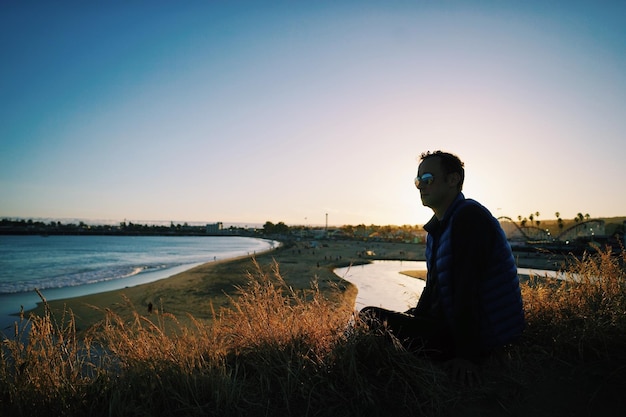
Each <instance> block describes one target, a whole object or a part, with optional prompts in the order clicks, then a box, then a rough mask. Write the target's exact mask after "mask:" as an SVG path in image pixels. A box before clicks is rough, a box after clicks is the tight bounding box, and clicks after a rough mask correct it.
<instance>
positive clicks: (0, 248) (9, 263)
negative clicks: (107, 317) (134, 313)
mask: <svg viewBox="0 0 626 417" xmlns="http://www.w3.org/2000/svg"><path fill="white" fill-rule="evenodd" d="M276 246H277V242H274V241H269V240H264V239H256V238H248V237H236V236H49V237H42V236H0V331H3V330H5V329H6V327H7V326H10V325H11V324H12V323H13V322H14V321H15V320H16V317H15V316H11V314H15V313H17V312H19V310H20V306H23V307H24V309H25V310H28V309H30V308H34V307H35V306H36V303H37V302H39V301H41V300H40V299H39V297H38V296H37V294H36V293H35V292H34V289H35V288H38V289H39V290H41V292H42V293H43V295H44V296H45V297H46V299H48V300H54V299H61V298H70V297H76V296H81V295H86V294H93V293H99V292H104V291H110V290H115V289H120V288H124V287H128V286H134V285H138V284H143V283H146V282H151V281H156V280H158V279H162V278H167V277H169V276H172V275H174V274H176V273H178V272H182V271H184V270H187V269H190V268H192V267H194V266H196V265H200V264H203V263H206V262H211V261H216V260H223V259H229V258H234V257H237V256H242V255H247V254H251V253H256V252H262V251H265V250H268V249H272V248H274V247H276Z"/></svg>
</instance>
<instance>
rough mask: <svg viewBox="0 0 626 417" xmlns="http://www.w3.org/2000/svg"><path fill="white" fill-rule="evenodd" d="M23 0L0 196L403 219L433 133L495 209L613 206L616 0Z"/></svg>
mask: <svg viewBox="0 0 626 417" xmlns="http://www.w3.org/2000/svg"><path fill="white" fill-rule="evenodd" d="M38 3H44V2H3V3H2V5H0V145H1V148H0V217H27V218H29V217H41V218H80V219H112V220H120V221H121V220H123V219H127V220H130V221H148V220H165V221H170V220H173V221H189V222H195V221H206V222H213V221H222V222H224V223H230V222H242V223H246V222H249V223H263V222H265V221H268V220H269V221H272V222H275V223H276V222H279V221H283V222H285V223H287V224H324V222H325V215H326V213H328V222H329V224H332V225H343V224H353V225H356V224H361V223H364V224H371V223H374V224H399V225H402V224H423V223H425V222H426V221H427V220H428V219H429V218H430V216H431V215H432V212H431V211H430V210H429V209H428V208H424V207H422V206H421V203H420V200H419V194H418V192H417V190H416V189H415V186H414V184H413V178H414V177H415V173H416V171H417V166H418V162H419V155H420V153H421V152H423V151H426V150H436V149H443V150H447V151H451V152H453V153H456V154H458V155H459V156H460V157H461V159H463V160H464V161H465V164H466V175H467V179H466V183H465V189H464V192H465V194H466V196H467V197H472V198H475V199H477V200H479V201H481V202H482V203H483V204H485V205H486V206H487V207H488V208H490V209H491V210H492V212H493V214H494V215H496V216H503V215H506V216H510V217H513V218H517V216H518V215H523V216H527V215H528V214H529V213H531V212H536V211H539V212H540V213H541V216H540V219H553V218H554V213H555V212H556V211H559V212H560V213H561V216H562V217H563V218H573V217H574V216H575V215H576V214H577V213H578V212H582V213H583V214H585V213H589V214H590V215H591V216H592V217H605V216H623V215H626V191H625V190H626V187H625V186H624V181H625V179H626V163H625V162H626V2H624V1H619V2H617V1H614V2H602V1H588V2H575V1H563V2H554V1H550V2H546V1H539V2H528V1H526V2H509V1H479V2H471V1H464V2H451V1H415V2H413V1H393V0H391V1H358V2H353V1H345V2H341V1H332V2H331V1H315V2H312V1H311V2H298V1H283V2H270V1H268V2H260V1H259V2H252V1H250V2H237V1H230V2H225V1H224V2H219V1H217V2H216V1H213V2H208V1H206V2H194V1H186V2H158V1H145V2H141V1H129V2H116V1H113V2H78V1H76V2H64V1H60V2H53V3H49V4H48V5H42V4H38ZM95 3H101V4H99V5H96V4H95ZM181 4H183V5H181Z"/></svg>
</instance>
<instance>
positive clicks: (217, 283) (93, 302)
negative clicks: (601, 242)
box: [33, 241, 559, 330]
mask: <svg viewBox="0 0 626 417" xmlns="http://www.w3.org/2000/svg"><path fill="white" fill-rule="evenodd" d="M365 251H371V253H370V255H369V256H365V255H364V252H365ZM255 259H256V261H257V262H258V263H259V265H260V266H261V267H262V268H263V269H264V270H265V271H271V268H272V266H273V264H274V261H275V262H276V263H277V264H278V265H279V270H280V273H281V276H282V277H283V279H284V280H285V281H286V282H287V284H289V285H290V286H292V287H293V288H309V287H310V284H311V281H312V280H314V279H315V278H317V280H318V283H319V287H320V289H321V290H322V291H323V292H325V293H326V294H328V295H331V294H332V296H333V297H336V298H337V297H338V298H339V299H338V300H337V301H341V302H346V303H352V304H353V303H354V300H355V297H356V292H357V291H356V288H355V287H354V286H353V285H352V284H350V283H348V282H346V281H343V280H341V279H340V278H339V277H338V276H337V275H335V274H334V273H333V269H334V268H336V267H339V266H349V265H350V264H361V263H363V262H367V261H368V260H369V259H389V260H415V261H417V260H424V245H423V244H422V245H418V244H408V243H386V242H375V243H372V242H361V241H323V242H319V243H318V244H317V245H316V246H315V247H312V246H311V245H310V244H309V243H308V242H296V243H293V244H285V245H284V246H282V247H280V248H278V249H275V250H273V251H270V252H267V253H263V254H258V255H257V256H256V258H255ZM516 259H517V260H518V265H519V266H521V267H533V268H544V269H552V268H553V267H554V266H555V265H556V264H558V263H559V261H558V260H555V259H547V258H546V257H545V256H535V255H530V256H523V257H521V256H517V255H516ZM254 272H255V266H254V262H253V258H252V257H250V256H245V257H240V258H236V259H230V260H224V261H218V262H210V263H207V264H203V265H200V266H197V267H195V268H192V269H190V270H187V271H184V272H181V273H178V274H176V275H173V276H171V277H169V278H166V279H162V280H159V281H156V282H151V283H147V284H142V285H138V286H134V287H127V288H124V289H120V290H115V291H109V292H103V293H98V294H91V295H86V296H82V297H76V298H71V299H65V300H54V301H50V302H49V305H50V307H51V309H52V311H53V313H55V314H60V313H61V312H62V311H63V310H64V309H70V310H71V311H72V312H73V313H74V315H75V318H76V325H77V329H78V330H84V329H86V328H88V327H89V326H91V325H93V324H94V323H96V322H98V321H99V320H101V319H102V318H104V314H105V313H104V310H105V309H111V310H112V311H114V312H115V313H117V314H119V315H121V316H123V317H124V316H127V315H128V316H130V314H131V313H132V312H133V311H137V312H139V313H140V314H148V306H149V305H150V304H152V306H153V311H159V310H162V311H164V312H168V313H171V314H174V315H175V316H176V317H177V318H178V319H179V320H180V321H186V320H187V317H188V315H191V316H193V317H194V318H195V319H198V320H211V318H212V311H213V309H214V310H216V311H217V310H219V308H221V307H226V306H228V304H229V299H228V296H227V295H226V294H230V295H233V294H236V286H240V285H244V284H245V283H246V282H247V277H248V273H254ZM336 284H339V288H340V289H341V290H342V292H341V293H340V294H337V293H336V292H332V291H331V287H333V286H334V285H336ZM44 295H45V294H44ZM33 311H34V312H35V313H36V314H41V313H42V312H43V307H42V305H41V304H40V305H39V307H37V308H36V309H35V310H33Z"/></svg>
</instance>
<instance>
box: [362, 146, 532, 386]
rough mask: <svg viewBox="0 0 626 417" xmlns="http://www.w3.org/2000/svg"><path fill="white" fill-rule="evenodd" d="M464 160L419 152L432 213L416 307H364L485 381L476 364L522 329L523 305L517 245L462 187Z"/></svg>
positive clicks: (461, 372) (463, 375)
mask: <svg viewBox="0 0 626 417" xmlns="http://www.w3.org/2000/svg"><path fill="white" fill-rule="evenodd" d="M464 178H465V169H464V164H463V162H461V160H460V159H459V158H458V157H457V156H456V155H453V154H450V153H446V152H441V151H436V152H434V153H431V152H426V153H423V154H422V155H421V162H420V165H419V168H418V172H417V178H416V179H415V186H416V187H417V189H418V190H419V192H420V196H421V200H422V204H423V205H424V206H427V207H430V208H431V209H432V210H433V212H434V216H433V217H432V218H431V219H430V221H429V222H428V223H427V224H426V225H424V229H425V230H426V231H427V232H428V237H427V240H426V265H427V269H428V274H427V278H426V287H425V288H424V291H423V292H422V295H421V297H420V299H419V301H418V303H417V306H416V307H415V308H411V309H410V310H408V311H406V312H396V311H390V310H386V309H383V308H380V307H365V308H364V309H362V310H361V312H360V316H361V317H362V318H363V320H365V322H366V323H368V324H369V325H370V326H380V325H383V326H385V327H386V328H387V329H388V330H389V331H390V332H391V333H392V334H393V335H394V336H396V337H397V338H398V339H399V340H400V341H401V342H402V343H403V345H404V346H405V347H407V349H409V350H412V351H420V352H423V353H424V354H426V355H428V356H429V357H431V358H433V359H436V360H441V361H445V363H446V365H447V367H448V369H449V370H450V372H451V374H452V376H453V378H455V379H456V380H458V381H461V382H465V383H469V384H473V383H476V382H479V380H478V379H477V378H478V375H477V371H478V365H479V364H480V363H481V361H482V360H484V359H485V358H486V357H487V356H489V354H490V353H492V352H493V350H494V349H497V348H499V347H502V346H505V345H507V344H510V343H511V342H513V341H515V340H516V339H517V338H518V337H519V336H520V335H521V333H522V329H523V328H524V310H523V306H522V297H521V292H520V286H519V278H518V276H517V268H516V265H515V260H514V258H513V254H512V252H511V247H510V245H509V243H508V242H507V240H506V236H505V234H504V232H503V231H502V228H501V227H500V224H499V223H498V221H497V220H496V219H495V218H494V217H493V216H492V215H491V213H490V212H489V211H488V210H487V209H486V208H485V207H483V206H482V205H480V204H479V203H478V202H476V201H474V200H470V199H466V198H465V196H464V195H463V193H462V192H461V190H462V188H463V180H464Z"/></svg>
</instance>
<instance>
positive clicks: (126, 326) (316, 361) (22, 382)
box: [0, 250, 626, 417]
mask: <svg viewBox="0 0 626 417" xmlns="http://www.w3.org/2000/svg"><path fill="white" fill-rule="evenodd" d="M625 261H626V252H624V251H622V253H621V254H620V256H615V255H613V254H611V253H610V252H609V251H608V250H606V251H599V252H597V253H596V254H594V255H586V256H585V257H584V258H583V259H581V260H578V261H576V262H574V264H573V265H572V266H571V267H570V268H569V270H568V271H567V274H569V275H570V278H572V279H570V280H568V281H557V282H555V281H554V280H542V279H539V278H535V279H532V280H531V281H529V282H528V283H525V284H523V285H522V291H523V297H524V302H525V309H526V317H527V320H528V328H527V331H526V335H525V338H524V341H523V342H522V343H521V344H520V345H519V346H515V347H513V348H512V349H510V350H508V351H507V352H506V353H505V354H503V355H501V356H499V357H497V358H495V359H494V361H492V362H491V363H488V364H487V365H486V368H485V370H484V372H485V373H484V376H485V378H486V379H487V380H488V381H487V382H486V383H485V384H484V385H483V386H481V387H478V388H476V389H473V390H467V389H464V388H463V387H459V386H455V385H454V384H452V383H451V382H450V381H449V379H448V378H447V375H446V374H445V372H444V371H443V370H442V369H441V368H440V367H439V366H438V365H436V364H433V363H431V362H428V361H426V360H424V359H421V358H418V357H416V356H414V355H413V354H411V353H408V352H406V351H404V350H403V349H402V348H401V347H400V346H399V344H394V343H389V340H392V341H393V338H390V336H389V335H387V334H384V333H382V332H380V331H373V330H370V329H368V328H367V327H365V326H362V325H361V323H360V322H359V321H358V320H354V317H353V312H352V306H349V305H344V304H342V303H341V302H340V301H338V300H341V299H342V298H341V297H332V296H329V295H328V294H326V293H324V294H322V292H321V291H320V289H319V288H318V286H317V284H316V281H315V279H314V278H312V279H311V286H310V288H308V289H305V290H295V289H293V288H291V287H290V286H289V285H288V284H287V283H286V282H285V279H284V276H283V273H281V271H280V266H279V264H278V263H276V262H273V263H271V264H268V265H260V264H259V263H257V262H255V263H253V265H252V267H253V271H252V272H251V273H248V276H247V281H246V283H245V284H243V285H240V286H239V287H238V292H237V295H235V296H232V297H231V304H230V307H228V308H224V307H221V308H219V309H218V310H217V311H214V312H213V315H214V318H213V320H212V321H211V324H206V322H204V321H198V320H195V319H194V318H193V317H186V318H185V320H181V321H179V320H178V319H177V317H175V316H174V315H172V314H167V313H162V311H163V309H162V307H159V308H157V309H155V311H157V312H156V313H153V314H148V315H141V314H139V313H137V312H136V310H135V313H134V314H133V315H132V317H130V318H129V317H128V316H127V315H123V316H122V315H119V314H118V313H116V312H115V311H112V310H111V309H107V310H103V311H102V312H101V314H102V316H103V319H102V320H101V321H100V322H99V323H98V324H97V325H96V326H94V327H93V328H92V329H91V330H90V331H89V332H87V333H85V334H84V335H83V336H80V337H78V336H77V334H78V333H77V331H76V329H75V326H74V318H73V315H72V312H71V311H70V310H66V311H65V313H64V314H62V315H61V316H60V317H56V316H55V315H54V314H53V312H52V311H50V310H49V309H46V310H45V312H44V314H43V315H40V316H37V315H31V316H30V318H28V319H27V320H26V319H24V320H22V321H21V322H20V324H19V326H17V327H16V332H15V336H16V337H15V338H10V339H5V340H3V342H2V343H3V345H2V356H1V359H0V414H1V415H14V416H38V415H46V416H50V415H65V416H79V415H80V416H83V415H91V416H93V417H96V416H105V415H115V416H125V415H133V416H160V415H163V416H165V415H167V416H177V415H181V416H182V415H184V416H194V415H215V416H217V415H219V416H241V415H246V416H261V415H263V416H265V415H293V416H335V415H345V416H352V415H359V416H363V415H427V416H431V415H502V414H517V415H519V414H522V415H524V411H526V414H525V415H531V414H532V415H541V412H540V411H541V410H542V409H544V408H545V405H541V406H539V404H540V403H541V404H543V403H542V401H544V400H545V398H540V397H541V392H537V391H536V390H537V389H538V388H537V387H539V386H543V385H541V384H539V385H537V380H536V378H537V375H538V374H539V375H548V374H541V373H542V372H544V369H543V368H542V366H543V365H544V364H549V363H552V361H553V360H554V359H555V358H560V359H561V360H562V358H566V360H567V361H568V364H569V365H571V364H581V363H586V361H588V360H589V358H593V360H596V361H597V360H600V359H601V360H603V361H604V362H603V363H604V364H605V365H607V367H610V368H611V378H613V379H611V381H612V382H614V381H619V380H620V378H618V377H619V375H622V374H623V365H621V366H622V368H621V370H620V367H619V366H613V365H614V364H620V363H624V362H623V361H622V360H623V359H624V354H623V352H624V347H625V345H624V343H625V340H626V336H625V335H626V295H625V289H626V288H625V282H626V279H625V272H624V268H623V265H624V262H625ZM574 277H576V279H575V280H574V279H573V278H574ZM126 303H127V304H129V303H130V301H129V300H126ZM129 307H130V308H131V309H132V305H130V306H129ZM125 311H126V309H125ZM348 323H351V324H350V325H348ZM560 369H561V368H559V369H558V370H559V371H560ZM595 371H597V369H596V368H594V372H595ZM620 372H621V373H620ZM596 373H597V372H596ZM594 375H595V374H594ZM549 376H550V375H548V376H545V378H544V379H543V380H542V381H544V385H545V386H547V387H553V386H554V385H555V384H553V383H552V380H550V379H549ZM587 376H588V374H584V375H583V376H582V377H585V378H586V377H587ZM559 377H560V376H559ZM539 382H541V381H539ZM560 382H561V383H562V381H560ZM573 384H574V382H571V381H570V383H569V385H568V386H566V387H565V388H566V389H564V390H562V391H559V393H560V394H569V396H568V397H567V400H565V401H569V403H567V404H570V408H571V409H574V408H573V407H578V403H577V402H575V401H574V400H578V401H581V400H580V398H581V395H580V394H579V393H580V392H581V390H577V389H575V387H574V385H573ZM613 386H614V388H615V389H621V388H620V387H619V385H615V384H614V385H613ZM611 392H612V391H611ZM596 397H597V398H600V396H599V395H598V396H596ZM596 397H594V398H596ZM602 398H603V397H602ZM551 399H552V403H555V404H556V405H558V407H560V408H558V410H561V411H563V410H565V409H566V405H567V404H565V403H562V402H559V401H563V400H560V399H558V398H556V399H555V398H552V397H551ZM591 401H593V400H589V401H588V403H587V405H588V404H591ZM594 404H595V403H594ZM609 406H611V404H609ZM564 407H565V408H564ZM546 409H547V408H546ZM609 409H610V407H609ZM553 411H554V407H553V408H552V409H548V412H547V414H549V413H551V412H553ZM547 414H544V415H547Z"/></svg>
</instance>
